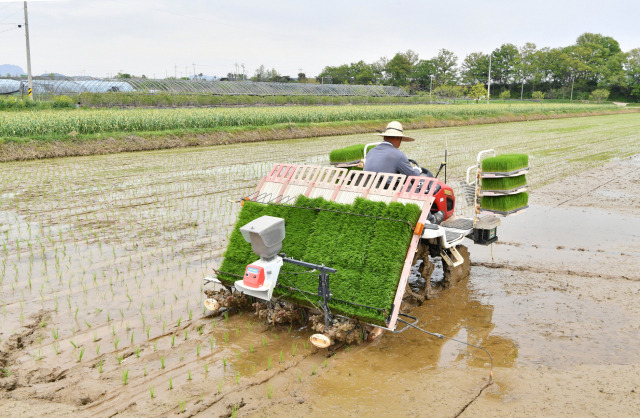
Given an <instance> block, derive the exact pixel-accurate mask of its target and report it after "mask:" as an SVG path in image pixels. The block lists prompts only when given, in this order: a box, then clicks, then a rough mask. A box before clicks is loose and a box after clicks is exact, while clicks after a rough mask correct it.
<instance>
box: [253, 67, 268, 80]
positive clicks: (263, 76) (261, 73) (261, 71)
mask: <svg viewBox="0 0 640 418" xmlns="http://www.w3.org/2000/svg"><path fill="white" fill-rule="evenodd" d="M251 80H253V81H267V80H268V75H267V70H266V69H265V68H264V65H260V66H259V67H258V68H257V69H256V72H255V74H254V75H253V77H251Z"/></svg>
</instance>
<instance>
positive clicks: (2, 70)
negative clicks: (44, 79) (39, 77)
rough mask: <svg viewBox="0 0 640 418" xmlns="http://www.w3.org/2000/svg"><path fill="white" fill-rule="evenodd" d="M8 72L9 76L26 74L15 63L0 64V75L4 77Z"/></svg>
mask: <svg viewBox="0 0 640 418" xmlns="http://www.w3.org/2000/svg"><path fill="white" fill-rule="evenodd" d="M7 74H9V76H10V77H19V76H21V75H23V74H26V73H25V72H24V70H23V69H22V68H20V67H18V66H17V65H11V64H2V65H0V77H6V75H7Z"/></svg>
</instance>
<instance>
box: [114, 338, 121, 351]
mask: <svg viewBox="0 0 640 418" xmlns="http://www.w3.org/2000/svg"><path fill="white" fill-rule="evenodd" d="M118 344H120V338H119V337H118V336H117V335H116V338H115V340H113V347H114V348H115V349H116V350H118Z"/></svg>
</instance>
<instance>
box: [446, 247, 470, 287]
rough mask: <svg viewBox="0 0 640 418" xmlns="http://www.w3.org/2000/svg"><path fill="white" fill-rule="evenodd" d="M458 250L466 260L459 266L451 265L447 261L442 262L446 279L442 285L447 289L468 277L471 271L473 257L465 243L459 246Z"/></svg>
mask: <svg viewBox="0 0 640 418" xmlns="http://www.w3.org/2000/svg"><path fill="white" fill-rule="evenodd" d="M457 250H458V252H459V253H460V255H461V256H462V259H463V260H464V261H463V262H462V264H460V265H459V266H458V267H451V266H449V265H448V264H447V263H444V262H443V263H442V269H443V270H444V279H443V280H442V287H443V288H445V289H448V288H450V287H451V286H455V285H456V283H458V282H459V281H460V280H463V279H466V278H467V277H469V274H470V273H471V259H470V258H469V250H468V249H467V247H465V246H464V245H459V246H458V247H457Z"/></svg>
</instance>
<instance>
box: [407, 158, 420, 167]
mask: <svg viewBox="0 0 640 418" xmlns="http://www.w3.org/2000/svg"><path fill="white" fill-rule="evenodd" d="M408 160H409V162H410V163H411V164H413V165H415V166H416V167H418V168H421V167H420V164H418V162H417V161H416V160H412V159H411V158H408Z"/></svg>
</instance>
